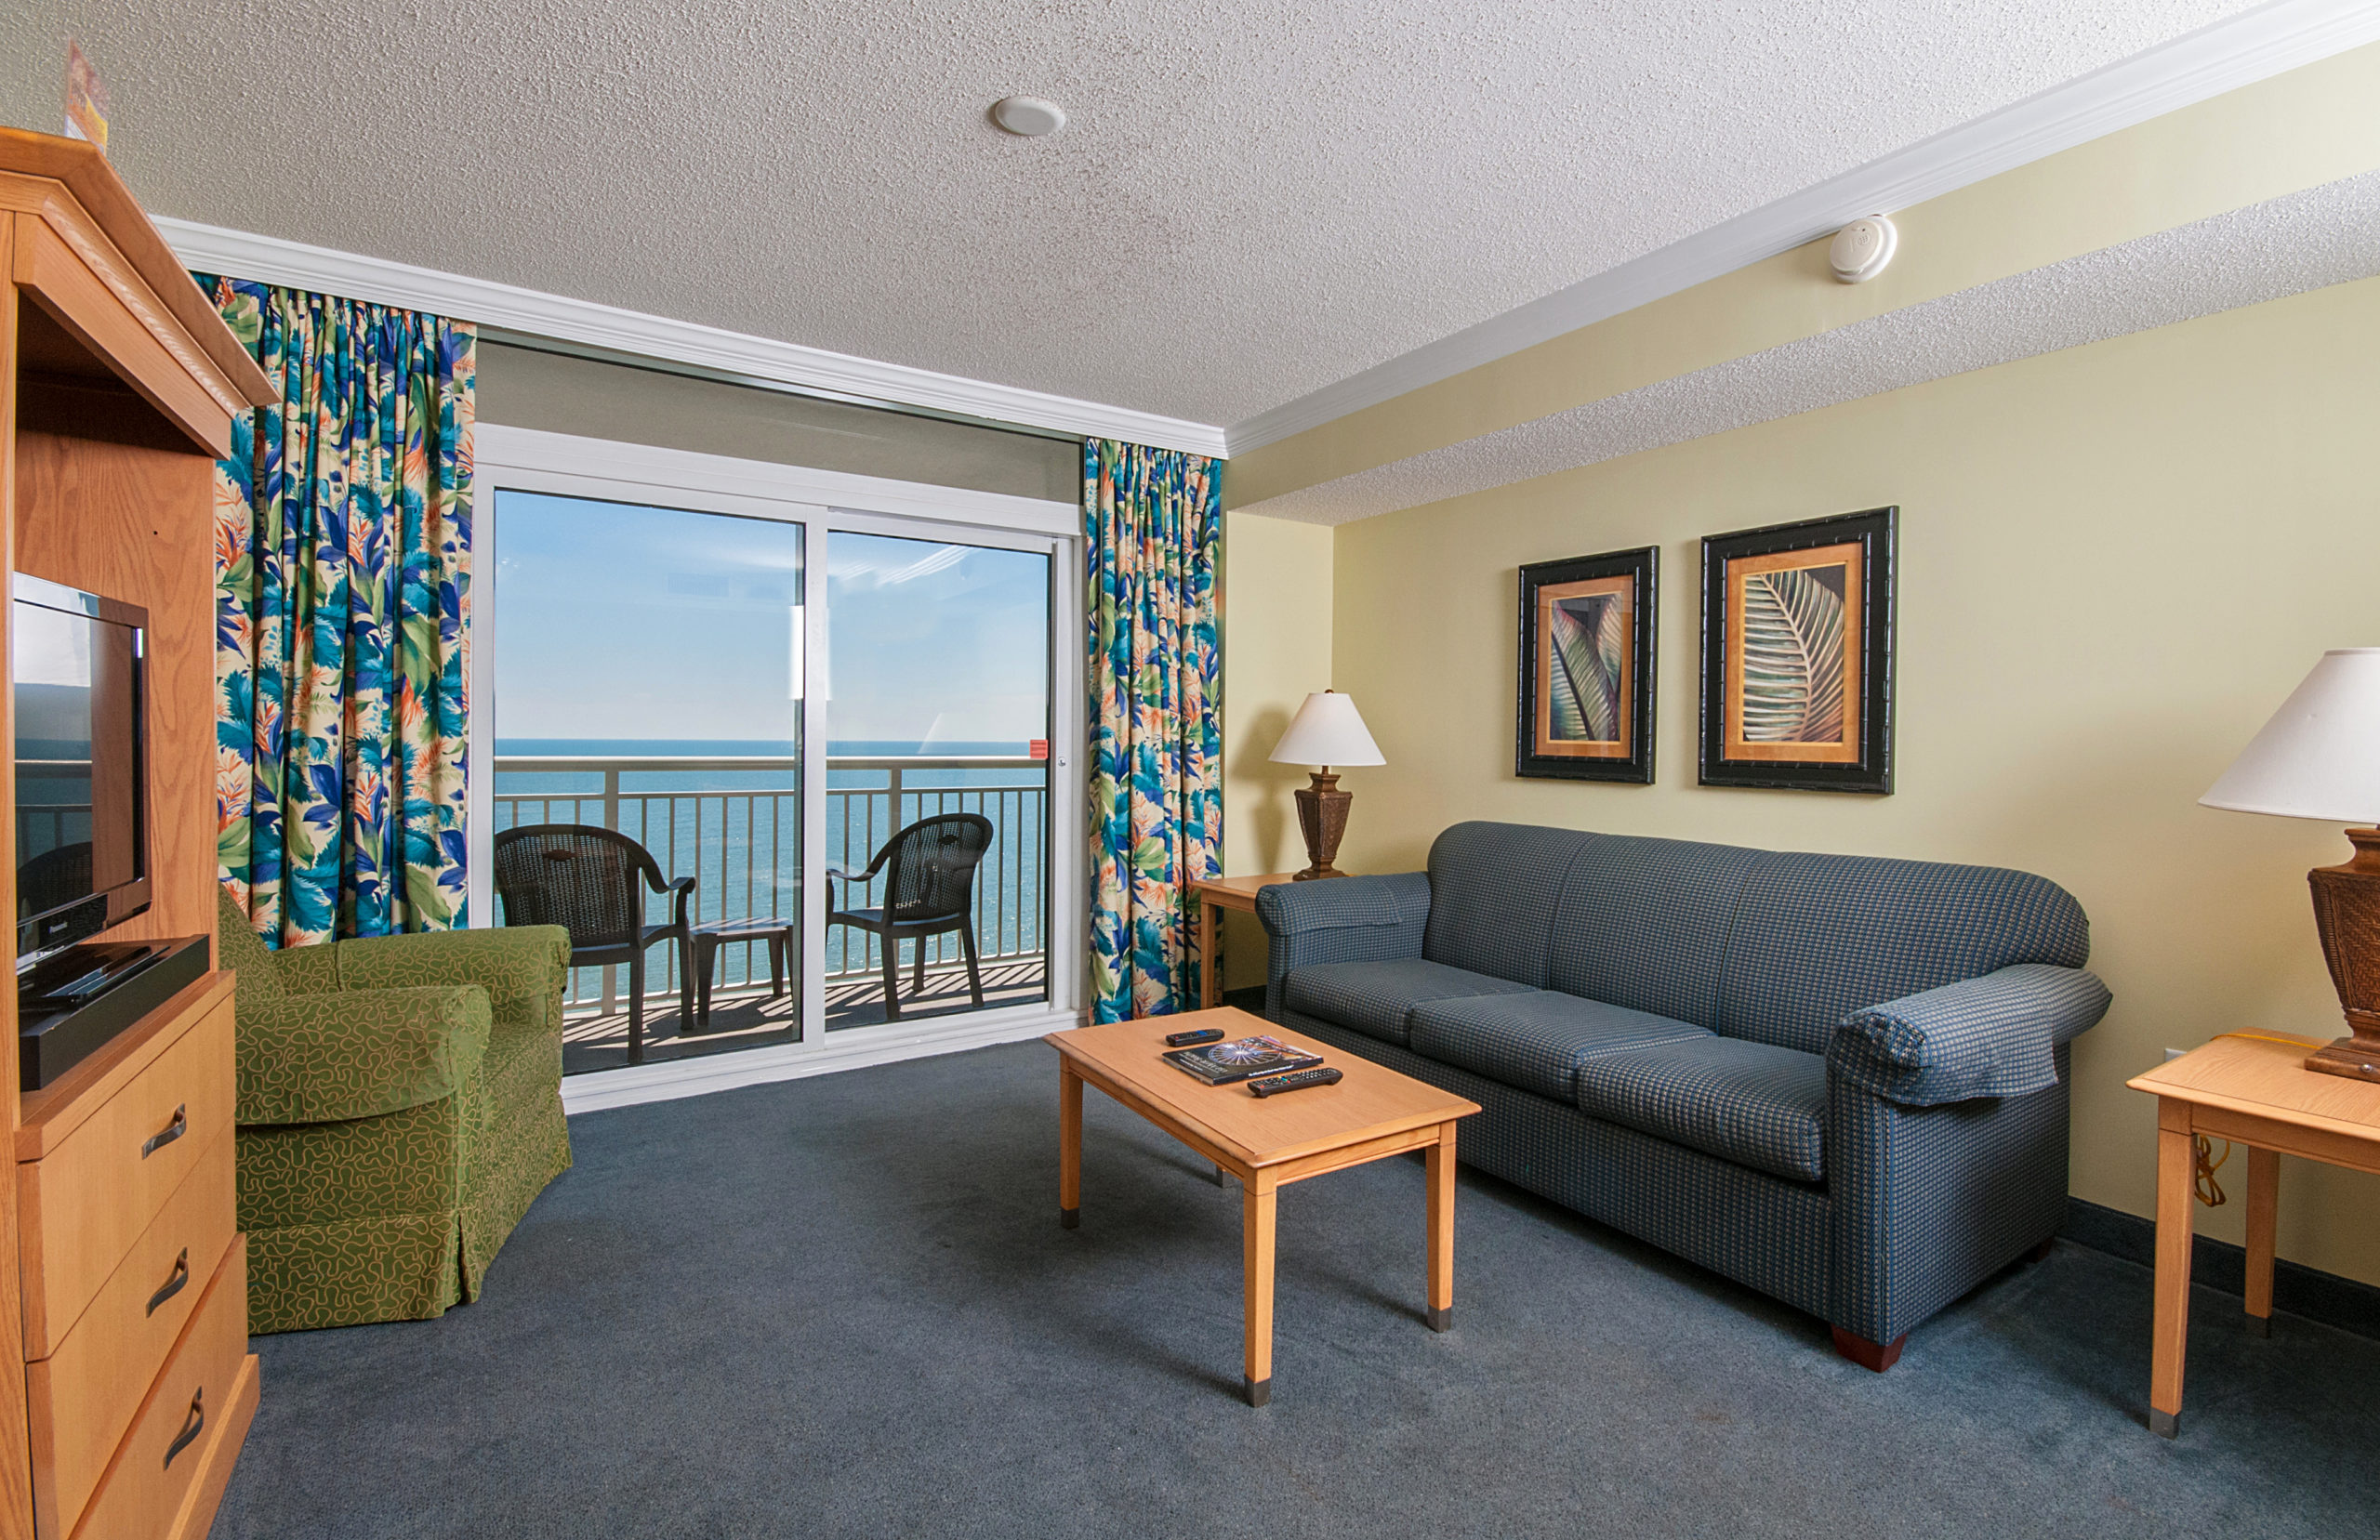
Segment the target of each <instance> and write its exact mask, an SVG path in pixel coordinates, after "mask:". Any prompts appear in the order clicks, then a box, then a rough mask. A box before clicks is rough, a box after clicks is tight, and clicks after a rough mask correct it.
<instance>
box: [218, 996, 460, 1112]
mask: <svg viewBox="0 0 2380 1540" xmlns="http://www.w3.org/2000/svg"><path fill="white" fill-rule="evenodd" d="M488 1025H489V1012H488V999H487V992H486V991H485V990H483V989H480V988H477V987H476V986H472V985H461V984H458V985H449V986H444V987H432V988H423V989H369V990H350V991H346V992H344V993H342V994H311V995H303V996H299V997H298V998H295V999H285V1000H266V1001H259V1002H258V1003H255V1004H247V1003H243V1004H241V1005H240V1007H238V1024H237V1028H236V1031H235V1036H236V1038H237V1041H238V1045H239V1046H238V1052H237V1055H236V1060H237V1063H238V1076H239V1082H238V1083H239V1112H238V1117H239V1121H240V1122H241V1123H244V1124H246V1125H251V1126H254V1125H267V1124H290V1123H344V1122H347V1121H349V1120H350V1119H354V1118H364V1117H377V1116H379V1115H381V1114H382V1113H386V1112H403V1111H404V1110H405V1109H406V1108H408V1107H419V1106H423V1105H425V1104H427V1103H429V1102H432V1101H437V1100H440V1099H443V1098H445V1097H449V1096H452V1095H454V1094H455V1092H456V1090H457V1089H459V1088H460V1087H461V1086H462V1085H463V1083H464V1082H465V1081H466V1080H468V1079H469V1077H470V1074H471V1072H472V1071H473V1070H475V1069H477V1068H478V1067H479V1063H480V1060H481V1059H482V1058H483V1056H484V1055H485V1054H486V1052H487V1037H488Z"/></svg>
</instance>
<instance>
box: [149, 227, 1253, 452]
mask: <svg viewBox="0 0 2380 1540" xmlns="http://www.w3.org/2000/svg"><path fill="white" fill-rule="evenodd" d="M156 225H157V228H158V230H161V231H163V232H164V234H165V240H166V242H167V243H168V244H171V245H172V246H173V248H174V253H175V255H176V256H178V257H180V258H181V259H182V262H183V263H184V265H185V266H188V267H190V268H192V269H193V270H197V271H200V272H212V273H228V274H230V275H231V276H233V277H238V278H247V279H254V280H257V281H258V282H261V283H280V284H284V285H287V286H288V287H291V288H298V289H305V290H308V291H310V292H312V293H316V294H334V295H337V296H341V297H342V298H346V299H360V300H365V301H368V302H370V303H373V304H378V305H395V306H401V307H403V308H404V309H410V310H424V311H427V312H429V313H430V314H432V315H443V316H445V317H447V318H449V319H450V320H456V321H470V322H478V323H480V324H482V325H485V326H497V327H502V328H504V329H506V330H509V331H514V332H521V333H524V334H526V335H529V336H541V337H550V338H553V339H554V340H556V341H560V342H571V343H576V344H579V345H580V346H583V347H590V348H601V349H608V350H610V351H614V352H618V353H626V354H630V355H632V356H635V357H638V358H648V359H657V360H665V361H668V362H674V363H689V364H694V365H697V366H699V367H702V368H705V369H712V370H718V371H721V372H722V373H725V374H728V375H736V376H740V377H741V378H743V379H746V380H749V381H754V382H758V383H764V384H770V385H781V386H790V387H793V388H797V389H810V390H820V391H825V392H827V393H829V394H832V395H837V396H844V397H852V398H856V399H859V400H861V401H878V402H882V403H884V404H886V405H891V406H921V407H929V408H932V410H935V411H938V412H955V413H959V414H961V415H966V416H971V417H980V418H984V419H986V420H988V421H991V422H1008V423H1021V424H1025V425H1026V426H1029V427H1033V428H1054V429H1057V430H1058V431H1060V432H1064V433H1080V434H1085V435H1088V436H1091V437H1095V438H1105V439H1120V440H1123V441H1126V442H1129V443H1137V444H1148V445H1152V446H1154V447H1156V448H1159V449H1179V450H1184V451H1187V452H1188V453H1190V454H1212V455H1220V454H1223V429H1222V428H1218V427H1215V426H1213V425H1212V424H1209V423H1194V422H1188V421H1185V420H1183V419H1182V418H1180V417H1167V416H1160V415H1157V413H1154V412H1139V411H1135V410H1133V409H1132V408H1131V407H1125V406H1107V405H1103V404H1102V403H1100V402H1098V401H1077V400H1075V399H1073V398H1072V397H1069V396H1053V395H1050V394H1047V393H1045V392H1043V391H1039V390H1027V389H1025V388H1022V387H1019V386H1012V385H998V384H995V383H993V382H991V381H989V380H976V379H967V378H963V377H962V376H959V375H941V374H936V373H934V372H933V371H932V370H931V369H913V368H911V367H909V366H908V365H906V364H901V363H885V362H879V361H878V360H875V359H865V358H856V357H853V355H851V354H849V353H834V352H828V351H827V350H826V349H823V348H804V347H802V346H800V344H798V343H791V342H779V341H776V340H774V339H773V338H770V337H763V336H750V335H748V334H747V333H743V332H730V331H726V330H723V329H721V328H720V327H717V326H700V325H696V324H694V322H686V321H672V320H670V319H669V318H668V317H667V316H658V315H647V314H645V313H643V312H641V311H638V310H623V309H616V308H615V307H613V306H610V305H598V304H596V303H594V302H592V301H591V300H585V299H573V298H570V297H569V296H565V295H558V294H544V293H540V292H539V291H537V290H536V289H523V288H516V287H515V286H513V285H512V284H509V283H493V282H491V281H489V280H487V279H484V278H468V277H465V276H463V275H462V274H460V273H451V272H440V271H438V270H435V269H432V268H417V267H414V266H412V265H411V264H409V263H404V262H390V261H387V260H385V259H383V258H381V257H364V256H359V255H357V254H356V253H353V252H345V251H334V250H332V249H330V248H329V247H327V246H310V245H307V244H303V243H301V242H297V241H283V240H278V239H275V238H274V237H272V236H269V235H252V234H250V233H248V232H247V231H245V230H224V229H221V228H220V227H218V226H215V225H201V224H194V223H192V221H190V220H187V219H170V218H163V217H160V218H158V219H157V220H156Z"/></svg>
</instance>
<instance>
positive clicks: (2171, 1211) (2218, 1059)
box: [2124, 1033, 2380, 1439]
mask: <svg viewBox="0 0 2380 1540" xmlns="http://www.w3.org/2000/svg"><path fill="white" fill-rule="evenodd" d="M2328 1041H2329V1039H2327V1038H2323V1039H2320V1040H2316V1039H2311V1038H2297V1037H2283V1036H2281V1035H2279V1034H2278V1033H2233V1034H2230V1035H2228V1036H2224V1037H2218V1038H2216V1039H2215V1041H2214V1042H2212V1043H2209V1044H2207V1045H2206V1046H2204V1047H2202V1048H2194V1049H2192V1050H2191V1051H2189V1052H2188V1053H2186V1054H2184V1055H2182V1057H2181V1058H2179V1059H2176V1060H2172V1061H2170V1062H2168V1063H2165V1064H2161V1065H2159V1066H2158V1067H2157V1068H2156V1069H2153V1070H2151V1071H2149V1073H2147V1074H2143V1075H2137V1076H2135V1077H2134V1078H2133V1079H2131V1080H2128V1081H2126V1082H2125V1083H2124V1084H2126V1085H2127V1086H2131V1087H2132V1088H2133V1089H2134V1090H2135V1091H2146V1092H2148V1093H2149V1095H2151V1096H2153V1097H2155V1098H2156V1099H2157V1312H2156V1323H2155V1325H2154V1327H2153V1328H2152V1338H2151V1347H2152V1351H2151V1355H2150V1360H2149V1428H2150V1430H2151V1431H2153V1432H2156V1433H2159V1434H2162V1435H2163V1436H2164V1437H2166V1438H2169V1439H2170V1438H2172V1437H2174V1436H2175V1434H2176V1433H2178V1432H2180V1431H2181V1423H2182V1360H2183V1355H2184V1353H2185V1351H2186V1350H2187V1349H2188V1344H2189V1309H2190V1239H2191V1222H2192V1220H2193V1218H2194V1211H2195V1209H2196V1207H2197V1201H2198V1200H2197V1191H2196V1177H2197V1159H2196V1153H2195V1150H2194V1145H2193V1140H2194V1138H2195V1136H2197V1135H2200V1134H2204V1135H2205V1136H2207V1137H2208V1138H2209V1139H2228V1140H2230V1141H2231V1142H2232V1143H2233V1144H2244V1145H2246V1146H2247V1147H2248V1274H2247V1284H2246V1293H2247V1308H2248V1328H2249V1330H2251V1331H2253V1332H2254V1333H2255V1334H2256V1335H2257V1336H2266V1335H2268V1334H2269V1333H2270V1332H2271V1330H2272V1253H2273V1207H2274V1204H2275V1202H2276V1200H2277V1198H2278V1196H2279V1192H2280V1182H2281V1159H2280V1157H2281V1156H2282V1155H2284V1154H2287V1155H2302V1156H2304V1157H2305V1158H2306V1159H2307V1160H2318V1161H2324V1162H2327V1163H2328V1164H2330V1165H2344V1166H2347V1167H2349V1168H2350V1169H2353V1170H2357V1171H2380V1085H2375V1084H2373V1083H2372V1082H2369V1081H2362V1080H2349V1079H2347V1078H2345V1077H2344V1076H2340V1075H2334V1074H2316V1073H2313V1072H2311V1071H2309V1070H2307V1068H2306V1055H2307V1053H2309V1052H2311V1051H2312V1050H2313V1049H2315V1048H2319V1047H2321V1046H2323V1045H2324V1044H2325V1043H2327V1042H2328Z"/></svg>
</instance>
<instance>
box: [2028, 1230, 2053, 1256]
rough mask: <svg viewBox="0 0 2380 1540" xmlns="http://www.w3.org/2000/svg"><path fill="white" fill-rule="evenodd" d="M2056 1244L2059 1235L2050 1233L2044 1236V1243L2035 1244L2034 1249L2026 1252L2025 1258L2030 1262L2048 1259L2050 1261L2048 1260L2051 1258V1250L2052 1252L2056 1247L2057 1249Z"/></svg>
mask: <svg viewBox="0 0 2380 1540" xmlns="http://www.w3.org/2000/svg"><path fill="white" fill-rule="evenodd" d="M2056 1245H2057V1237H2056V1236H2055V1235H2048V1236H2044V1237H2043V1239H2042V1244H2039V1245H2037V1246H2035V1247H2034V1248H2033V1249H2032V1250H2030V1251H2029V1252H2027V1253H2025V1260H2026V1261H2028V1262H2046V1261H2048V1260H2049V1254H2050V1252H2051V1251H2053V1250H2054V1249H2056Z"/></svg>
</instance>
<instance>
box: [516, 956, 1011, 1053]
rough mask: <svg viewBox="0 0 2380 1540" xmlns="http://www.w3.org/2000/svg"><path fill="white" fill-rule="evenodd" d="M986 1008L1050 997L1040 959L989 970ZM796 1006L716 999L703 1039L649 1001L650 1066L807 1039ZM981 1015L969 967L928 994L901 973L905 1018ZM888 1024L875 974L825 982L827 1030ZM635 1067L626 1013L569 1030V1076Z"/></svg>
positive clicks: (757, 996)
mask: <svg viewBox="0 0 2380 1540" xmlns="http://www.w3.org/2000/svg"><path fill="white" fill-rule="evenodd" d="M983 971H984V1008H985V1009H986V1010H988V1009H990V1008H992V1007H995V1006H1019V1005H1030V1004H1032V1003H1033V1002H1035V1001H1038V1000H1042V999H1046V998H1048V996H1049V977H1048V971H1047V969H1046V968H1045V967H1044V965H1043V962H1042V959H1041V958H1039V957H1012V958H1008V959H1006V960H1004V961H1000V962H993V963H986V964H985V965H984V970H983ZM795 1006H796V1001H795V997H794V996H793V995H792V994H784V995H780V996H777V997H775V998H774V999H773V998H771V997H770V995H769V994H768V992H767V991H766V990H765V989H762V990H760V991H758V992H738V993H735V994H723V993H722V994H713V995H712V996H711V1010H710V1030H709V1031H707V1032H706V1033H701V1034H700V1035H698V1036H692V1037H689V1036H683V1035H681V1033H680V1031H679V1029H680V1028H681V1026H682V1025H683V1022H682V1021H681V1020H680V1018H679V1014H678V997H677V996H676V995H674V994H668V995H659V994H654V995H648V996H647V997H646V1000H645V1009H644V1061H645V1062H646V1063H648V1064H657V1063H661V1062H663V1061H665V1060H672V1059H697V1058H700V1057H702V1056H703V1055H706V1054H714V1053H733V1052H734V1051H735V1050H737V1049H739V1048H757V1047H764V1046H769V1045H771V1044H777V1043H793V1042H799V1041H800V1035H801V1034H800V1032H799V1031H798V1030H796V1026H795V1023H794V1020H793V1017H794V1011H795ZM972 1009H974V1007H973V1005H972V1003H970V1001H969V999H968V995H967V970H966V969H965V968H963V967H929V968H927V969H926V984H925V990H924V993H922V994H913V993H912V992H911V991H910V988H909V970H908V969H906V968H903V969H902V970H901V1020H903V1021H905V1022H907V1021H917V1020H927V1019H929V1018H933V1017H942V1016H964V1015H966V1014H967V1013H968V1012H970V1011H972ZM882 1020H884V985H883V983H882V982H881V981H879V979H877V978H876V977H874V976H872V975H871V976H870V977H867V978H865V979H862V978H844V979H829V980H828V981H826V1030H827V1031H828V1032H841V1031H843V1030H844V1029H845V1028H847V1027H872V1026H875V1025H877V1024H879V1022H881V1021H882ZM627 1062H628V1013H627V1012H626V1011H619V1012H615V1013H614V1014H611V1015H603V1014H602V1013H599V1012H592V1011H590V1012H588V1013H586V1014H584V1015H573V1016H571V1017H570V1018H569V1019H568V1020H567V1022H566V1024H565V1025H564V1026H563V1028H562V1073H564V1074H578V1073H583V1072H585V1071H588V1070H612V1069H617V1068H619V1067H620V1066H621V1065H624V1064H626V1063H627Z"/></svg>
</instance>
